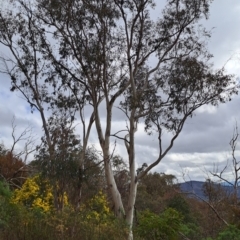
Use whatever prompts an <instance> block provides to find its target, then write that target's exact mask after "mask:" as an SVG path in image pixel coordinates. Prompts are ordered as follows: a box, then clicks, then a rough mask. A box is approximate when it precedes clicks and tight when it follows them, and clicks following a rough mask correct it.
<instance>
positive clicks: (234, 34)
mask: <svg viewBox="0 0 240 240" xmlns="http://www.w3.org/2000/svg"><path fill="white" fill-rule="evenodd" d="M1 2H3V3H4V2H5V1H1ZM6 2H7V0H6ZM156 12H157V10H156V11H155V13H156ZM203 24H204V26H205V27H206V28H207V29H209V30H210V29H213V30H212V38H211V40H210V42H209V45H208V46H209V50H210V52H211V53H213V55H214V59H213V62H214V66H215V67H216V68H221V67H222V66H224V65H225V68H226V70H227V72H228V73H231V74H235V75H236V77H240V31H239V26H240V1H238V0H227V1H226V0H215V1H214V3H213V4H212V6H211V10H210V18H209V20H208V21H207V22H206V21H204V22H203ZM1 50H2V49H0V52H1ZM9 89H10V81H9V79H8V78H7V77H6V76H4V75H2V74H0V142H3V143H4V144H5V145H6V146H7V147H10V145H11V143H12V139H11V131H12V129H11V120H12V118H13V116H14V115H15V118H16V121H15V123H16V124H17V126H18V128H17V131H18V133H20V132H21V131H22V130H23V129H24V128H26V127H27V126H28V124H30V125H31V126H32V127H33V129H34V133H35V134H36V135H37V136H38V138H40V137H41V134H42V132H41V125H42V124H41V120H40V117H39V115H38V114H37V113H34V114H31V113H30V111H29V107H28V105H27V103H26V102H25V100H24V99H23V98H22V97H21V94H20V93H18V92H14V93H12V92H10V91H9ZM236 121H238V123H239V128H240V96H236V97H234V98H233V100H232V101H231V102H229V103H227V104H224V105H220V106H219V107H218V108H215V107H210V106H206V107H202V108H201V109H199V110H198V111H197V112H196V114H195V116H194V117H193V118H192V119H189V120H188V121H187V122H186V125H185V127H184V129H183V131H182V133H181V135H180V137H179V138H178V140H177V141H176V144H175V145H174V147H173V149H172V150H171V152H170V153H169V154H168V155H167V156H166V158H165V159H163V161H162V162H161V163H160V164H159V165H158V166H157V167H155V168H154V169H153V171H158V172H164V173H167V174H170V173H171V174H174V175H176V176H177V177H178V178H179V180H180V181H182V178H181V176H182V174H183V173H185V174H187V175H189V176H190V178H191V179H192V180H193V179H194V180H204V179H205V178H206V177H207V175H206V173H205V171H210V170H213V166H214V164H217V165H219V168H221V167H223V166H224V165H225V164H226V161H227V159H231V155H230V154H231V149H230V146H229V141H230V139H231V137H232V134H233V128H234V125H235V123H236ZM119 124H122V122H121V117H119V118H118V121H115V122H114V124H113V129H114V125H115V126H117V125H119ZM123 124H124V122H123ZM90 140H91V143H92V144H97V136H96V134H95V133H94V131H93V133H92V135H91V138H90ZM136 143H137V146H136V157H137V161H138V164H139V165H141V164H142V163H144V162H146V163H148V162H149V160H150V159H154V157H156V156H157V155H158V148H157V144H158V143H157V139H155V138H154V137H147V136H146V135H145V133H144V131H143V127H142V126H139V129H138V132H137V134H136ZM21 146H22V145H21V144H20V145H18V148H19V149H20V148H21ZM96 147H97V145H96ZM116 151H117V152H116V153H118V154H120V155H122V156H123V157H125V149H124V147H123V146H121V145H118V148H117V150H116ZM236 155H237V157H238V159H239V160H240V142H239V144H238V151H237V152H236ZM186 178H187V179H188V177H187V176H186Z"/></svg>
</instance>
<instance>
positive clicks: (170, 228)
mask: <svg viewBox="0 0 240 240" xmlns="http://www.w3.org/2000/svg"><path fill="white" fill-rule="evenodd" d="M181 223H182V216H181V214H180V213H178V212H177V211H176V210H174V209H172V208H168V209H166V210H165V211H164V212H163V213H162V214H160V215H157V214H154V213H152V212H150V211H144V212H142V213H141V214H140V216H139V224H138V226H137V227H136V229H135V231H136V233H137V235H138V236H139V237H140V238H141V239H153V240H175V239H178V231H180V229H181Z"/></svg>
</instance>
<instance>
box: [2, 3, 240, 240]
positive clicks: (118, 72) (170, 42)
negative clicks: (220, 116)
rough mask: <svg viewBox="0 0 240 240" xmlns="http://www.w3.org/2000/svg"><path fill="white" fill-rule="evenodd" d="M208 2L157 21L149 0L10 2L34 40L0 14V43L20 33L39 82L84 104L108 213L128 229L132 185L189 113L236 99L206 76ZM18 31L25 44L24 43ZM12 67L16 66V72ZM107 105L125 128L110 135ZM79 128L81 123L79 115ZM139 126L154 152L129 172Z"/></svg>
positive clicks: (223, 82)
mask: <svg viewBox="0 0 240 240" xmlns="http://www.w3.org/2000/svg"><path fill="white" fill-rule="evenodd" d="M210 2H211V1H210V0H167V1H166V6H165V7H164V9H163V10H162V11H161V13H160V11H159V18H158V19H156V20H155V19H153V18H151V11H152V9H153V8H157V7H158V6H157V5H156V4H155V2H154V1H153V0H100V1H96V0H89V1H85V0H72V1H59V0H51V1H48V0H37V1H35V4H34V3H32V2H31V1H29V2H27V1H25V0H18V4H19V5H20V9H19V10H16V11H18V15H17V16H18V19H20V20H21V19H24V24H25V27H27V26H28V25H29V27H28V28H29V29H30V30H31V28H32V27H33V26H34V31H35V34H34V37H32V36H31V34H30V35H29V33H28V32H26V30H24V29H22V28H23V27H22V26H23V25H24V24H21V21H20V20H18V19H17V20H16V18H14V19H13V13H12V16H11V15H10V14H8V16H3V15H1V36H0V41H1V42H2V43H3V44H4V45H5V46H7V47H8V48H10V49H11V43H12V42H11V40H9V38H10V39H12V35H14V36H19V35H21V36H22V37H21V39H22V41H21V42H20V43H21V44H22V45H21V46H25V47H24V48H23V47H22V48H23V52H22V56H23V59H24V61H30V60H29V58H27V57H25V58H24V56H28V52H29V50H28V47H29V46H28V45H30V47H32V49H33V51H35V50H34V49H35V48H36V47H37V48H38V49H39V51H40V53H41V54H42V56H41V57H40V59H39V61H40V62H41V61H43V60H44V61H46V62H47V63H48V64H46V65H43V69H44V68H46V72H45V74H43V75H44V78H45V81H47V82H48V83H50V84H52V86H53V89H54V90H59V89H64V88H65V89H68V90H69V91H70V92H71V96H73V97H74V99H75V101H74V103H77V105H78V104H80V106H81V107H82V108H83V107H84V106H85V105H86V104H88V105H89V111H90V112H91V114H90V116H91V117H90V123H89V125H88V126H91V124H92V123H93V122H94V123H95V126H96V130H97V135H98V138H99V144H100V146H101V149H102V154H103V161H104V169H105V176H106V181H107V185H108V189H109V192H110V193H111V195H112V199H113V202H114V210H115V214H116V215H117V216H119V217H125V218H126V221H127V223H128V224H129V226H130V229H131V227H132V222H133V215H134V214H133V211H134V204H135V200H136V193H137V184H138V181H139V180H140V179H141V178H143V177H144V176H145V175H146V174H147V173H148V172H149V171H150V170H151V169H152V168H153V167H155V166H156V165H158V164H159V163H160V162H161V161H162V159H163V158H164V157H165V156H166V155H167V153H168V152H169V150H170V149H171V148H172V147H173V145H174V142H175V140H176V139H177V137H178V136H179V134H180V132H181V131H182V129H183V126H184V123H185V122H186V120H187V119H188V118H189V117H192V116H193V113H194V111H195V110H196V109H198V108H199V107H201V106H203V105H206V104H212V105H214V106H216V105H218V104H219V103H225V102H227V101H228V100H231V95H233V94H235V93H237V87H238V86H236V83H235V81H234V79H233V76H231V75H226V74H225V72H224V69H219V70H214V69H213V67H212V64H211V57H212V55H211V54H210V53H209V52H208V50H207V49H206V42H207V40H208V38H209V37H210V33H209V32H208V31H206V30H205V29H204V27H203V26H201V25H199V21H200V20H201V19H202V18H204V17H205V18H208V15H209V5H210ZM9 18H10V19H11V21H10V20H9ZM6 21H10V22H12V23H13V24H12V25H11V28H6V27H4V24H5V22H6ZM29 29H28V30H29ZM30 30H29V31H30ZM23 31H25V34H27V35H26V36H27V39H30V43H27V42H28V41H27V42H26V43H24V40H23V39H24V36H23V35H22V32H23ZM35 38H36V39H38V40H35ZM6 39H8V41H7V43H6V42H5V41H6ZM9 41H10V43H9ZM25 48H26V50H24V49H25ZM14 57H15V56H14ZM30 59H31V58H30ZM20 64H23V63H21V61H20V62H18V61H17V62H16V63H15V66H18V67H19V65H20ZM34 64H35V65H34ZM37 64H38V61H33V64H28V62H24V64H23V65H27V66H31V67H33V66H36V65H37ZM37 66H38V65H37ZM35 69H36V68H35ZM41 69H42V68H37V71H36V70H35V75H36V73H37V74H38V75H39V71H40V70H41ZM23 70H24V71H23V72H22V74H31V70H30V69H28V68H27V69H25V68H23ZM10 73H11V72H10ZM9 75H11V74H9ZM15 79H16V77H15V78H12V81H13V83H14V81H15V82H16V81H17V80H15ZM59 85H60V86H61V87H57V88H56V87H55V86H59ZM50 90H51V89H49V91H50ZM54 92H55V91H54ZM114 106H117V108H118V109H119V110H120V111H122V112H123V113H124V115H125V121H126V128H119V131H117V132H113V130H112V123H113V118H114V116H115V113H116V111H114V109H113V107H114ZM81 107H78V108H77V109H78V110H79V109H82V108H81ZM80 112H81V111H80ZM80 116H81V114H80ZM81 119H83V118H82V117H81ZM82 122H83V124H85V120H84V119H83V120H82ZM139 124H144V125H145V131H146V134H152V133H153V134H157V136H156V139H158V143H159V144H158V145H159V151H158V157H156V158H155V159H149V163H148V165H147V164H145V165H144V166H143V167H142V168H140V169H138V170H141V171H136V170H137V169H136V159H135V146H136V143H135V134H136V131H137V129H138V125H139ZM123 127H124V125H123ZM164 131H168V132H169V134H171V136H172V137H171V139H170V141H169V142H167V143H163V142H164V140H165V139H164V138H163V132H164ZM89 132H90V128H88V129H87V133H89ZM114 138H117V139H119V140H122V142H123V144H125V147H126V152H127V155H128V167H129V179H130V183H129V194H128V203H127V206H125V207H124V206H123V202H122V198H121V195H120V193H119V190H118V187H117V184H116V181H115V179H114V171H113V168H112V161H111V159H112V155H113V153H112V152H111V150H110V145H111V142H112V141H114ZM87 141H88V137H86V142H87ZM131 237H132V236H131V234H130V238H131Z"/></svg>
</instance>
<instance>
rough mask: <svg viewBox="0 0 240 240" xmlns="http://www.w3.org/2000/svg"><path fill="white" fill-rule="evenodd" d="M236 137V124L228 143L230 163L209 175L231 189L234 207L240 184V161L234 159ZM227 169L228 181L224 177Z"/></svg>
mask: <svg viewBox="0 0 240 240" xmlns="http://www.w3.org/2000/svg"><path fill="white" fill-rule="evenodd" d="M238 136H239V133H238V126H237V124H236V126H235V128H234V131H233V136H232V139H231V140H230V143H229V144H230V147H231V155H232V160H231V162H230V163H229V161H227V164H226V165H225V167H224V168H223V169H221V170H219V169H218V168H216V169H214V171H213V172H211V174H212V175H213V176H214V177H217V178H218V179H219V180H221V181H222V182H223V183H226V184H227V185H229V186H232V187H233V193H232V194H231V195H232V201H233V204H234V205H237V204H238V199H239V192H238V190H239V183H240V161H239V160H238V159H237V157H236V150H237V143H238ZM229 165H230V166H229ZM229 167H230V168H231V170H232V174H231V179H229V178H228V177H227V176H225V174H226V172H227V170H228V169H229Z"/></svg>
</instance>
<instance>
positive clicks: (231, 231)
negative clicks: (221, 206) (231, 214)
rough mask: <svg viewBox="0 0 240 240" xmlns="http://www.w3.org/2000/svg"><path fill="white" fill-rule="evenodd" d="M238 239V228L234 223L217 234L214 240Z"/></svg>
mask: <svg viewBox="0 0 240 240" xmlns="http://www.w3.org/2000/svg"><path fill="white" fill-rule="evenodd" d="M230 239H231V240H240V230H239V229H238V228H237V227H235V226H234V225H229V226H228V227H227V228H226V229H225V230H224V231H222V232H220V233H219V234H218V237H217V239H216V240H230Z"/></svg>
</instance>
